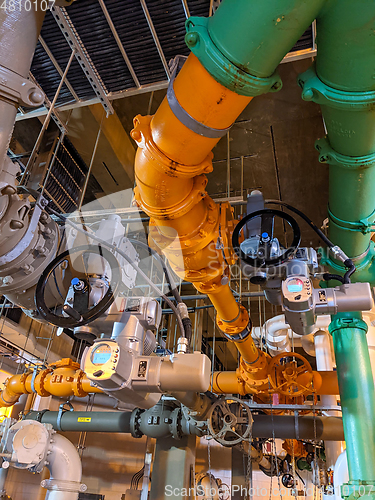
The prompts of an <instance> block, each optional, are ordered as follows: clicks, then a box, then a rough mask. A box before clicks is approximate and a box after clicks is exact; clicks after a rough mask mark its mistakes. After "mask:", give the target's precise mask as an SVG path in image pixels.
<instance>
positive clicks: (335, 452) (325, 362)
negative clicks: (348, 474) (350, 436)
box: [314, 330, 343, 468]
mask: <svg viewBox="0 0 375 500" xmlns="http://www.w3.org/2000/svg"><path fill="white" fill-rule="evenodd" d="M314 344H315V356H316V369H317V370H318V371H329V372H332V371H333V362H332V347H331V338H330V336H329V333H328V332H327V331H326V330H318V331H317V332H316V333H315V335H314ZM320 401H321V402H322V404H323V405H324V406H336V405H337V397H336V396H330V395H327V394H325V395H321V396H320ZM327 415H330V416H334V417H339V416H340V412H338V411H327ZM324 447H325V452H326V462H327V467H331V468H333V467H334V465H335V463H336V461H337V459H338V457H339V456H340V454H341V453H342V451H343V443H342V441H325V442H324Z"/></svg>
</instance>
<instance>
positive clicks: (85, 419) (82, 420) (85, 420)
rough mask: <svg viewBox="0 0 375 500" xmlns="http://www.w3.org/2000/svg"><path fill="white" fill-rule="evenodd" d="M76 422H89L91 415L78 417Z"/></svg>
mask: <svg viewBox="0 0 375 500" xmlns="http://www.w3.org/2000/svg"><path fill="white" fill-rule="evenodd" d="M78 422H91V417H78Z"/></svg>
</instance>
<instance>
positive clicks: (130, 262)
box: [46, 207, 186, 337]
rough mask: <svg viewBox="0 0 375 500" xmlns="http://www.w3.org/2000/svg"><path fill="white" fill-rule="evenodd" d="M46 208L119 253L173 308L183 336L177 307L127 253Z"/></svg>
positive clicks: (181, 322) (77, 229) (183, 332)
mask: <svg viewBox="0 0 375 500" xmlns="http://www.w3.org/2000/svg"><path fill="white" fill-rule="evenodd" d="M46 209H47V210H48V211H49V212H51V213H52V214H53V215H56V216H57V217H59V218H60V219H61V220H63V221H64V222H67V223H68V224H69V225H70V226H72V227H73V228H74V229H75V230H76V231H78V232H80V233H82V234H84V235H85V236H86V237H87V238H90V239H92V240H94V241H97V242H98V243H100V244H101V245H103V246H105V247H107V248H110V249H111V250H113V251H114V252H115V253H118V254H119V255H121V257H123V258H124V259H125V260H126V261H127V262H128V263H129V264H130V265H131V266H132V267H133V268H134V269H136V271H137V273H139V274H140V275H141V277H142V278H143V279H144V281H146V283H147V284H148V285H149V286H150V287H151V288H152V289H153V290H154V292H155V293H157V294H158V295H159V296H160V297H162V298H163V300H164V301H165V302H166V303H167V304H168V305H169V307H170V308H171V309H172V310H173V312H174V314H175V315H176V318H177V322H178V326H179V329H180V332H181V335H182V337H185V336H186V335H185V328H184V324H183V321H182V318H181V315H180V313H179V311H178V309H177V307H176V306H175V305H174V304H173V302H172V301H171V300H170V299H169V298H168V297H167V296H166V295H165V293H163V292H162V290H160V289H159V288H158V287H157V286H156V285H155V284H154V283H153V282H152V281H151V280H150V279H149V277H148V276H147V275H146V274H145V273H144V272H143V271H142V269H140V268H139V267H138V265H137V264H136V262H134V261H133V260H132V259H131V258H130V257H129V256H128V255H126V253H125V252H123V251H122V250H120V249H119V248H117V247H116V246H115V245H112V244H111V243H108V241H105V240H102V239H101V238H99V237H98V236H96V235H95V234H92V233H89V232H88V231H86V230H85V229H82V228H80V227H79V226H77V224H75V223H74V222H72V221H71V220H69V218H68V217H65V216H64V215H62V214H60V213H59V212H56V211H55V210H53V208H51V207H46Z"/></svg>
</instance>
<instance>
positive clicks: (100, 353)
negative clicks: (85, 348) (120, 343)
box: [91, 344, 112, 365]
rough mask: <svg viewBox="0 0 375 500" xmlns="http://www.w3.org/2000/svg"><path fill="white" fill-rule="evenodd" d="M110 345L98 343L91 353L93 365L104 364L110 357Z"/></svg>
mask: <svg viewBox="0 0 375 500" xmlns="http://www.w3.org/2000/svg"><path fill="white" fill-rule="evenodd" d="M111 354H112V351H111V347H110V346H109V345H108V344H100V345H98V347H97V348H96V349H95V350H94V351H93V352H92V354H91V362H92V364H93V365H104V364H105V363H106V362H107V361H108V360H109V359H110V358H111Z"/></svg>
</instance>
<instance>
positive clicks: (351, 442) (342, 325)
mask: <svg viewBox="0 0 375 500" xmlns="http://www.w3.org/2000/svg"><path fill="white" fill-rule="evenodd" d="M360 317H361V315H360V314H357V315H354V314H351V315H349V314H347V315H344V314H342V315H337V316H336V317H335V318H334V319H333V321H332V323H331V324H330V326H329V331H330V333H331V335H332V337H333V344H334V349H335V355H336V363H337V377H338V382H339V389H340V397H341V406H342V414H343V425H344V434H345V441H346V449H347V454H348V468H349V479H350V481H370V482H371V481H372V482H374V481H375V420H374V415H375V396H374V380H373V378H372V370H371V364H370V356H369V352H368V347H367V342H366V332H367V325H366V323H365V322H364V321H362V319H360Z"/></svg>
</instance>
